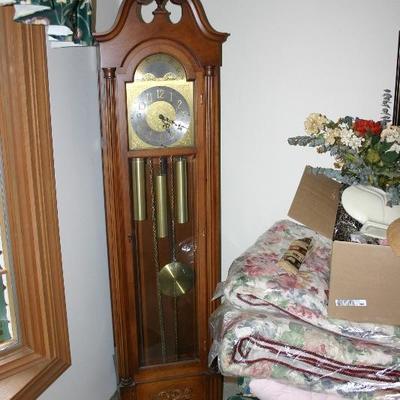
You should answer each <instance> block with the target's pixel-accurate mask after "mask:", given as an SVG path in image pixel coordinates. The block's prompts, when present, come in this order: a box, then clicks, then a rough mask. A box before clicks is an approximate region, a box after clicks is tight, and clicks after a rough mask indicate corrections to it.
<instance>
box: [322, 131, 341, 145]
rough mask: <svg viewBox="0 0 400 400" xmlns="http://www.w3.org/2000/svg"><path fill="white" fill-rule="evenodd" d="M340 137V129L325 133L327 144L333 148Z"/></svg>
mask: <svg viewBox="0 0 400 400" xmlns="http://www.w3.org/2000/svg"><path fill="white" fill-rule="evenodd" d="M338 137H340V129H338V128H335V129H332V128H328V129H327V130H326V132H325V133H324V139H325V143H326V144H328V145H330V146H332V145H334V144H335V141H336V138H338Z"/></svg>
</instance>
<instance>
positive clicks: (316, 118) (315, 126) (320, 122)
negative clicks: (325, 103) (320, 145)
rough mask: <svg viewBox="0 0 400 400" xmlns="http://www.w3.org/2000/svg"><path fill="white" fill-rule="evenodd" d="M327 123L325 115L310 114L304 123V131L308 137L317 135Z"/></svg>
mask: <svg viewBox="0 0 400 400" xmlns="http://www.w3.org/2000/svg"><path fill="white" fill-rule="evenodd" d="M328 122H329V120H328V118H326V117H325V115H322V114H318V113H312V114H310V115H309V116H308V117H307V119H306V121H305V122H304V129H305V131H306V132H307V133H308V134H309V135H318V133H320V132H321V131H322V130H323V129H324V127H325V124H327V123H328Z"/></svg>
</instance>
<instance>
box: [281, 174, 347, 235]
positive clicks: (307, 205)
mask: <svg viewBox="0 0 400 400" xmlns="http://www.w3.org/2000/svg"><path fill="white" fill-rule="evenodd" d="M340 187H341V184H340V183H338V182H336V181H334V180H332V179H329V178H327V177H326V176H324V175H316V174H313V173H312V170H311V167H309V166H307V167H306V168H305V170H304V173H303V177H302V178H301V181H300V184H299V187H298V188H297V192H296V195H295V196H294V199H293V202H292V205H291V207H290V210H289V213H288V215H289V217H290V218H293V219H295V220H296V221H298V222H300V223H302V224H304V225H306V226H308V227H309V228H311V229H313V230H315V231H317V232H318V233H320V234H321V235H324V236H325V237H327V238H329V239H332V237H333V232H334V229H335V222H336V213H337V208H338V204H339V200H340V198H339V191H340Z"/></svg>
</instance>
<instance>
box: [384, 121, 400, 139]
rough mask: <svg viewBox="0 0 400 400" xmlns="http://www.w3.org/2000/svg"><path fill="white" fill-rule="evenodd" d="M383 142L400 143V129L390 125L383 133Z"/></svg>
mask: <svg viewBox="0 0 400 400" xmlns="http://www.w3.org/2000/svg"><path fill="white" fill-rule="evenodd" d="M381 141H386V142H388V143H393V142H400V127H399V126H395V125H388V126H387V127H386V128H385V129H384V130H383V131H382V133H381Z"/></svg>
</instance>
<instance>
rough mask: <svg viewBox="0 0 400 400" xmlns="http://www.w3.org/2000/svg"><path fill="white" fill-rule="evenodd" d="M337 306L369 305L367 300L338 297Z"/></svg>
mask: <svg viewBox="0 0 400 400" xmlns="http://www.w3.org/2000/svg"><path fill="white" fill-rule="evenodd" d="M335 303H336V307H367V300H364V299H359V300H354V299H336V300H335Z"/></svg>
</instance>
